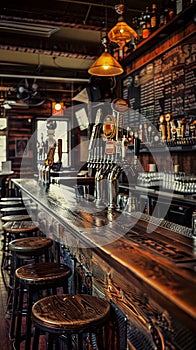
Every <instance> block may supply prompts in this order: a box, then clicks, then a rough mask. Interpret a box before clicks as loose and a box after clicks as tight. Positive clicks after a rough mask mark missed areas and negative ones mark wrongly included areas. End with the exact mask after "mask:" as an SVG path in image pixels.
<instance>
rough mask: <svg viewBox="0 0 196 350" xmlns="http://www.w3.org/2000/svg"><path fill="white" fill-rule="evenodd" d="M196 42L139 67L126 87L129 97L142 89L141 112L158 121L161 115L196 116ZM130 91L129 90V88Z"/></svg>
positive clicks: (149, 118)
mask: <svg viewBox="0 0 196 350" xmlns="http://www.w3.org/2000/svg"><path fill="white" fill-rule="evenodd" d="M195 58H196V44H195V41H194V39H192V41H191V40H189V42H186V43H184V44H181V45H178V46H176V47H174V48H172V49H171V50H169V51H167V52H166V53H165V54H163V55H162V56H159V57H158V58H157V59H155V60H154V61H153V62H151V63H149V64H147V65H145V66H143V67H142V68H141V69H139V70H137V71H136V72H134V73H133V74H131V77H132V81H133V83H132V86H129V89H127V87H126V86H123V90H124V91H123V94H124V96H125V95H127V96H128V98H129V97H130V96H131V91H132V89H133V88H135V86H137V89H138V96H139V111H140V113H141V115H142V116H144V117H146V118H148V120H149V121H151V122H153V123H155V124H157V122H158V120H159V117H160V115H161V114H166V113H172V115H173V116H174V117H183V116H194V115H196V97H195V87H196V60H195ZM128 90H129V91H128Z"/></svg>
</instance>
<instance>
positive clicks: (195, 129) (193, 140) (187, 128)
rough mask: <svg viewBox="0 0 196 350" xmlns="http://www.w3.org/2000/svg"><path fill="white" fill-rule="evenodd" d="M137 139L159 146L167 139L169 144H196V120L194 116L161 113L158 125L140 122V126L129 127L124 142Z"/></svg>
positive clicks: (127, 143) (132, 141) (131, 142)
mask: <svg viewBox="0 0 196 350" xmlns="http://www.w3.org/2000/svg"><path fill="white" fill-rule="evenodd" d="M136 139H139V140H140V142H141V143H144V144H146V145H151V146H159V145H160V144H161V142H162V141H166V142H167V145H168V146H176V145H195V144H196V120H194V118H191V117H190V118H185V117H183V118H173V116H172V114H170V113H167V114H164V115H161V116H160V118H159V124H158V125H157V127H155V126H153V125H152V124H151V123H149V124H148V123H143V124H139V125H138V128H135V127H134V129H133V128H131V127H127V130H126V132H125V131H124V136H123V137H122V142H124V144H126V145H127V146H128V145H134V142H135V140H136Z"/></svg>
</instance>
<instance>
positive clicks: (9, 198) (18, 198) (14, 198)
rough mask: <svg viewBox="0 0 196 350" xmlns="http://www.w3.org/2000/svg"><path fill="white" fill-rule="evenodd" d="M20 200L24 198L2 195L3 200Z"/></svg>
mask: <svg viewBox="0 0 196 350" xmlns="http://www.w3.org/2000/svg"><path fill="white" fill-rule="evenodd" d="M18 200H22V198H21V197H2V198H1V200H0V201H1V202H7V201H18Z"/></svg>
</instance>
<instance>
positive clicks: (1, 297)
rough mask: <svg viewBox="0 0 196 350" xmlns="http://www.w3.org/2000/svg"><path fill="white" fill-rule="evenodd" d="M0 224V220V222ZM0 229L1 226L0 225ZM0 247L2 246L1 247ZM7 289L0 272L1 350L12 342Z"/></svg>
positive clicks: (7, 347)
mask: <svg viewBox="0 0 196 350" xmlns="http://www.w3.org/2000/svg"><path fill="white" fill-rule="evenodd" d="M0 226H1V222H0ZM0 230H1V227H0ZM1 248H2V247H1ZM1 258H2V250H1V249H0V262H1ZM8 316H9V314H7V291H6V289H5V286H4V283H3V278H2V275H1V273H0V344H1V345H0V348H1V350H11V349H12V342H11V341H10V340H9V323H10V320H9V318H7V317H8Z"/></svg>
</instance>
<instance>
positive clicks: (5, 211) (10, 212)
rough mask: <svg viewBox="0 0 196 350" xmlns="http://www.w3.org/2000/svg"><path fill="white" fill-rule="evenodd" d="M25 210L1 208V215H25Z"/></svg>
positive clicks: (23, 208)
mask: <svg viewBox="0 0 196 350" xmlns="http://www.w3.org/2000/svg"><path fill="white" fill-rule="evenodd" d="M26 213H27V210H26V208H25V207H13V206H12V207H8V208H1V214H2V215H17V214H26Z"/></svg>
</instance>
